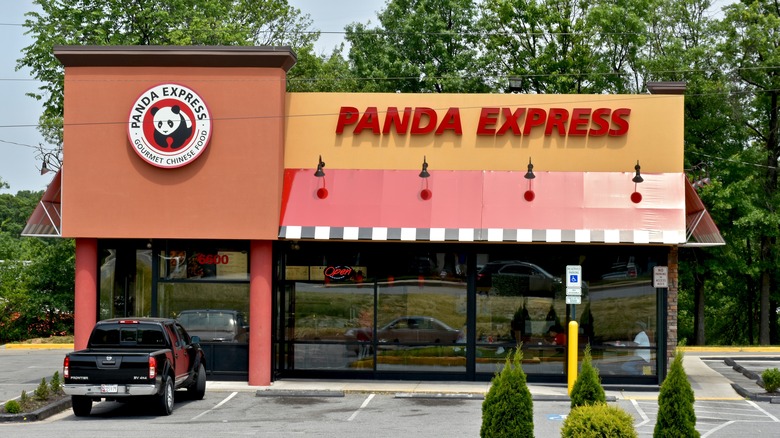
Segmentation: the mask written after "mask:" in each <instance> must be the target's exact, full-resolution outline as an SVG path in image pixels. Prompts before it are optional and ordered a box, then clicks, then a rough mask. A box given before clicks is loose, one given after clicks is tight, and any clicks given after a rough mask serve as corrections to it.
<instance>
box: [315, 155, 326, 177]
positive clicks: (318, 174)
mask: <svg viewBox="0 0 780 438" xmlns="http://www.w3.org/2000/svg"><path fill="white" fill-rule="evenodd" d="M323 167H325V162H324V161H322V155H320V160H319V163H317V171H316V172H314V176H316V177H317V178H322V177H323V176H325V172H323V170H322V168H323Z"/></svg>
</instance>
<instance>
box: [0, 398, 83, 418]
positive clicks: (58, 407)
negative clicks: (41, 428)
mask: <svg viewBox="0 0 780 438" xmlns="http://www.w3.org/2000/svg"><path fill="white" fill-rule="evenodd" d="M71 406H72V404H71V399H70V397H65V398H63V399H62V400H58V401H56V402H54V403H52V404H49V405H46V406H44V407H42V408H40V409H37V410H35V411H32V412H24V413H21V414H2V415H0V423H26V422H28V421H40V420H43V419H46V418H49V417H51V416H52V415H56V414H59V413H60V412H62V411H65V410H68V409H70V408H71Z"/></svg>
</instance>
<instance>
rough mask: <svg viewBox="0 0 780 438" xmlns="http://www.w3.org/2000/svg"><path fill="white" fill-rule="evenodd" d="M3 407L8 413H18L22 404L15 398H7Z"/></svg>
mask: <svg viewBox="0 0 780 438" xmlns="http://www.w3.org/2000/svg"><path fill="white" fill-rule="evenodd" d="M4 408H5V412H6V413H8V414H18V413H19V412H22V405H20V404H19V402H18V401H16V400H8V401H7V402H5V406H4Z"/></svg>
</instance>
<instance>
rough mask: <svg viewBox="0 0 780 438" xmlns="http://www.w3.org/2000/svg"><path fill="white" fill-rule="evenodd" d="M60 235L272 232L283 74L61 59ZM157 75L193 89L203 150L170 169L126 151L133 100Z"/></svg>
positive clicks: (244, 235) (241, 235)
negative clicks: (203, 116) (201, 111)
mask: <svg viewBox="0 0 780 438" xmlns="http://www.w3.org/2000/svg"><path fill="white" fill-rule="evenodd" d="M65 77H66V80H65V131H64V133H65V134H64V135H65V137H64V155H63V156H64V161H65V164H64V166H63V173H62V206H63V211H62V234H63V236H64V237H94V238H181V239H188V238H197V239H276V236H277V233H278V225H279V208H280V207H279V205H280V196H281V192H282V186H281V184H282V169H283V149H282V147H283V135H284V132H283V123H281V120H282V118H283V112H284V103H285V100H284V89H285V72H284V70H282V69H280V68H259V67H241V68H225V67H81V66H75V67H73V66H72V67H67V66H66V69H65ZM161 83H178V84H182V85H185V86H187V87H189V88H191V89H193V90H194V91H195V92H197V93H198V94H199V95H200V96H201V97H202V98H203V99H204V101H205V102H206V105H208V109H209V111H210V113H211V115H212V118H213V127H212V132H213V134H212V137H211V141H210V144H209V146H208V148H207V150H206V151H205V152H204V153H203V154H202V155H201V156H200V157H198V158H197V159H196V160H195V161H194V162H192V163H190V164H188V165H186V166H183V167H180V168H176V169H164V168H157V167H154V166H152V165H150V164H148V163H147V162H145V161H144V160H142V159H141V158H140V157H139V156H138V155H137V154H136V153H135V152H134V150H133V149H132V147H131V145H130V142H129V141H128V135H127V124H128V117H129V114H130V110H131V107H132V105H133V103H134V102H135V100H136V99H137V98H138V97H139V96H140V95H141V93H143V92H144V91H146V90H147V89H149V88H151V87H152V86H155V85H158V84H161Z"/></svg>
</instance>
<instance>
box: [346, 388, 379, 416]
mask: <svg viewBox="0 0 780 438" xmlns="http://www.w3.org/2000/svg"><path fill="white" fill-rule="evenodd" d="M374 395H376V394H369V395H368V397H367V398H366V399H365V400H364V401H363V404H362V405H360V407H359V408H357V410H356V411H355V412H353V413H352V415H350V417H349V418H347V421H352V420H354V419H355V417H357V414H358V413H360V411H361V410H362V409H365V407H366V406H368V403H369V402H370V401H371V399H372V398H374Z"/></svg>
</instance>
